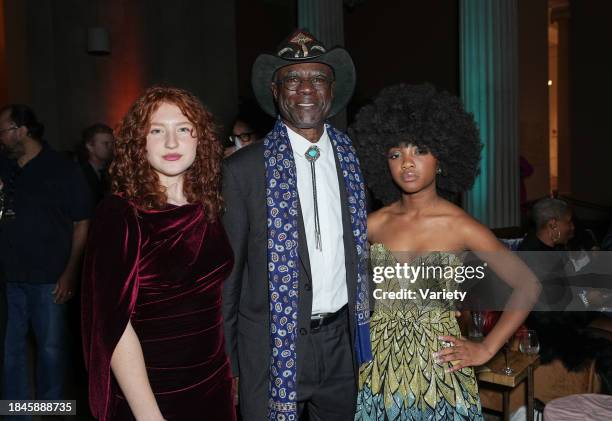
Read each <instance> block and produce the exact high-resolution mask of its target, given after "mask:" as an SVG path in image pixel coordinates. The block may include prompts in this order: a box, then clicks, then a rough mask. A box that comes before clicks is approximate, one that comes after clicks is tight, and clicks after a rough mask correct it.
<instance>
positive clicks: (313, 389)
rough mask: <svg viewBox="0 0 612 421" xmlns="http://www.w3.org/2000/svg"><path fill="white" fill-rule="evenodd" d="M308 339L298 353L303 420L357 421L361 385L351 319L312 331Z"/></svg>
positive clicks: (343, 319) (299, 397) (300, 404)
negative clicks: (358, 376)
mask: <svg viewBox="0 0 612 421" xmlns="http://www.w3.org/2000/svg"><path fill="white" fill-rule="evenodd" d="M347 313H348V312H347ZM304 339H305V340H304V341H302V342H301V345H302V347H301V349H300V350H299V351H298V376H297V377H298V378H297V380H298V387H297V392H298V395H297V401H298V413H299V414H300V415H299V418H300V419H308V420H309V421H347V420H352V419H354V418H355V403H356V396H357V382H356V380H355V369H354V365H353V358H352V355H353V352H352V347H351V340H350V335H349V324H348V319H347V318H346V317H342V318H340V319H339V320H336V321H335V322H332V323H330V324H329V325H327V326H323V327H321V328H320V329H316V330H311V331H310V332H309V334H308V335H307V337H306V338H304ZM306 414H307V415H306ZM306 417H307V418H306Z"/></svg>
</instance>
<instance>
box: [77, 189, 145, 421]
mask: <svg viewBox="0 0 612 421" xmlns="http://www.w3.org/2000/svg"><path fill="white" fill-rule="evenodd" d="M139 253H140V229H139V225H138V218H137V215H136V211H135V209H134V208H133V207H132V206H131V205H130V204H129V203H128V202H127V201H126V200H124V199H122V198H120V197H118V196H110V197H108V198H106V199H105V200H103V201H102V202H101V203H100V206H99V207H98V209H97V211H96V215H95V217H94V220H93V224H92V227H91V230H90V234H89V238H88V242H87V248H86V252H85V262H84V266H83V288H82V303H81V309H82V310H81V311H82V330H83V335H82V336H83V352H84V356H85V364H86V366H87V371H88V384H89V404H90V407H91V411H92V414H93V415H94V416H95V417H96V418H97V419H99V420H102V421H105V420H107V419H108V416H109V403H110V400H111V398H112V393H113V390H112V387H113V386H112V383H113V382H114V380H112V374H111V368H110V361H111V356H112V354H113V352H114V350H115V347H116V346H117V343H118V342H119V339H120V338H121V336H122V335H123V332H124V331H125V328H126V327H127V323H128V321H129V319H130V316H131V314H132V312H133V310H134V306H135V303H136V298H137V296H138V276H137V273H138V260H139Z"/></svg>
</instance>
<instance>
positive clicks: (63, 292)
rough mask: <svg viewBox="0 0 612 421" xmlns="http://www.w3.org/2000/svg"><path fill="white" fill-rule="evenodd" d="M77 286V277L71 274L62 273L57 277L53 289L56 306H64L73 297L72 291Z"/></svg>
mask: <svg viewBox="0 0 612 421" xmlns="http://www.w3.org/2000/svg"><path fill="white" fill-rule="evenodd" d="M76 285H77V276H76V274H74V273H72V272H68V273H67V272H64V273H62V275H61V276H60V277H59V279H58V281H57V284H55V288H54V289H53V297H54V301H55V303H56V304H64V303H65V302H66V301H68V300H69V299H71V298H72V297H73V296H74V290H75V288H76Z"/></svg>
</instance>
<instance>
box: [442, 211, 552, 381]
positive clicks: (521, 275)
mask: <svg viewBox="0 0 612 421" xmlns="http://www.w3.org/2000/svg"><path fill="white" fill-rule="evenodd" d="M469 219H470V220H469V222H467V223H462V224H460V226H461V227H462V237H463V238H464V239H465V244H466V248H467V249H469V250H471V251H473V252H474V253H476V255H477V256H478V257H479V258H480V259H482V260H483V261H485V262H486V263H487V265H488V266H489V267H491V269H493V271H494V272H495V273H496V274H497V275H498V276H499V277H500V278H501V279H502V280H503V281H504V282H506V283H507V284H508V285H510V286H511V287H512V288H513V291H512V295H511V296H510V298H509V300H508V302H507V303H506V307H505V310H504V312H503V314H502V315H501V317H500V319H499V321H498V322H497V324H496V325H495V327H494V328H493V329H492V330H491V332H490V333H489V334H488V335H487V336H486V337H485V338H484V340H483V341H482V342H481V343H475V342H470V341H468V340H466V339H463V338H453V337H448V336H445V337H443V338H442V339H443V340H447V341H450V342H452V343H453V345H454V346H453V347H451V348H446V349H444V350H442V351H439V352H438V353H436V355H435V357H436V358H438V359H439V361H441V362H447V361H455V360H461V362H460V363H459V364H456V365H454V366H453V368H452V369H451V371H456V370H460V369H461V368H463V367H466V366H472V365H481V364H484V363H485V362H487V361H488V360H489V359H491V358H492V357H493V356H494V355H495V353H496V352H497V351H498V350H499V349H500V348H501V347H502V346H503V345H504V343H505V342H506V341H507V340H508V339H509V338H510V337H511V336H512V335H513V334H514V332H516V330H517V329H518V328H519V327H520V325H521V323H523V321H524V320H525V319H526V318H527V316H528V315H529V312H530V311H531V309H532V308H533V306H534V305H535V303H536V301H537V298H538V296H539V294H540V290H541V287H540V284H539V282H538V280H537V278H536V276H535V275H534V274H533V272H531V270H530V269H529V268H528V267H527V265H525V264H524V263H523V261H522V260H521V259H519V258H518V257H517V256H515V255H514V254H512V253H511V252H510V251H509V250H508V249H506V247H504V245H503V244H501V243H500V242H499V240H498V239H497V238H495V236H494V235H493V233H492V232H491V231H490V230H489V229H488V228H487V227H485V226H483V225H481V224H479V223H478V222H476V221H474V220H472V219H471V218H469Z"/></svg>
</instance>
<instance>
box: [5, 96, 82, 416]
mask: <svg viewBox="0 0 612 421" xmlns="http://www.w3.org/2000/svg"><path fill="white" fill-rule="evenodd" d="M43 134H44V126H43V125H42V124H41V123H40V122H39V121H38V120H37V118H36V115H35V114H34V111H33V110H32V109H31V108H30V107H28V106H26V105H20V104H13V105H8V106H5V107H3V108H0V144H1V146H2V152H4V154H5V155H6V156H7V158H8V159H5V158H4V157H0V179H1V180H2V183H3V187H2V191H3V194H4V212H3V215H2V219H1V220H0V268H2V269H3V271H4V273H3V276H4V279H5V281H6V297H7V307H8V312H7V313H8V321H7V329H6V341H5V345H6V346H5V353H4V379H3V391H2V399H10V400H15V399H31V395H30V393H31V390H32V386H31V385H30V384H29V383H30V381H29V379H30V376H29V375H28V373H29V370H28V352H27V350H28V346H27V343H28V341H27V336H28V330H29V328H30V326H31V328H32V331H33V333H34V337H35V339H36V347H37V349H36V354H37V361H36V363H37V367H36V371H35V372H36V373H37V378H36V399H62V398H63V397H64V396H63V387H64V371H65V368H66V363H67V359H66V356H67V352H68V351H67V337H66V326H65V312H66V305H65V303H66V302H67V301H68V300H70V299H72V298H74V297H75V295H76V291H77V287H78V282H79V281H80V275H79V268H80V259H81V256H82V253H83V249H84V246H85V240H86V238H87V229H88V225H89V217H90V214H91V210H92V209H91V207H92V204H91V196H90V194H89V191H88V188H87V185H86V183H85V179H84V177H83V175H82V173H81V171H80V169H79V168H78V166H77V165H76V164H75V163H74V162H72V161H70V160H68V159H66V158H64V157H63V156H62V155H61V154H60V153H59V152H56V151H54V150H52V149H51V147H50V146H49V145H48V144H47V143H46V142H44V141H43ZM77 299H78V298H77ZM18 418H19V419H21V418H22V417H18ZM4 419H6V420H9V419H13V418H12V417H7V418H4ZM23 419H24V420H27V419H30V417H29V416H26V417H23Z"/></svg>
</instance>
